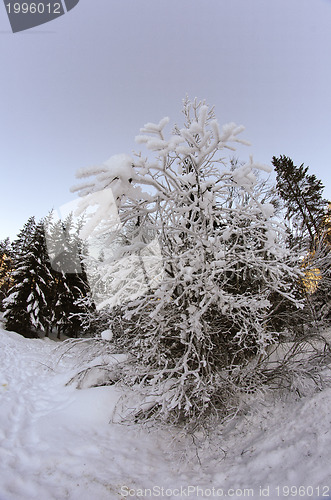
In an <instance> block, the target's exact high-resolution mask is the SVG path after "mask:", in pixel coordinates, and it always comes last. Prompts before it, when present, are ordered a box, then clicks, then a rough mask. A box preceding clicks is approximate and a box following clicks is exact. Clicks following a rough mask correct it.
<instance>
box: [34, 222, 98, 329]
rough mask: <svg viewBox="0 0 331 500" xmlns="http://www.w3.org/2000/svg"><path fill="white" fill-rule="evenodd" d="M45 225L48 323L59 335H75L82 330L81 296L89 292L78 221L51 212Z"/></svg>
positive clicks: (82, 297) (83, 296)
mask: <svg viewBox="0 0 331 500" xmlns="http://www.w3.org/2000/svg"><path fill="white" fill-rule="evenodd" d="M44 227H45V230H46V235H47V250H48V254H49V256H50V259H51V266H52V275H53V281H52V287H51V289H50V293H49V301H50V311H51V325H52V328H55V329H56V330H57V333H58V338H60V336H61V333H64V334H66V335H67V336H69V337H75V336H77V335H78V334H79V332H80V331H81V322H80V319H79V318H80V317H79V314H80V313H81V312H82V311H83V309H82V307H83V306H82V300H83V299H84V298H85V297H86V296H87V295H88V292H89V285H88V281H87V276H86V272H85V269H84V265H83V254H84V245H83V242H82V240H81V239H80V237H79V231H80V221H78V222H75V221H74V218H73V214H69V215H68V217H67V218H66V219H65V220H63V221H62V220H54V218H53V217H52V216H51V217H49V219H48V221H47V224H44ZM84 310H85V309H84Z"/></svg>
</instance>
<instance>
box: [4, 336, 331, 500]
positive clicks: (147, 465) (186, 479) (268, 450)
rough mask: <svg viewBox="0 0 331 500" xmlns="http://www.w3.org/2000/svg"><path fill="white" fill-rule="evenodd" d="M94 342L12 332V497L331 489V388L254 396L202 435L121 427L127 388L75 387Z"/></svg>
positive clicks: (303, 493) (8, 419) (7, 409)
mask: <svg viewBox="0 0 331 500" xmlns="http://www.w3.org/2000/svg"><path fill="white" fill-rule="evenodd" d="M59 346H60V347H59ZM86 348H87V347H86V343H85V344H84V343H82V344H80V345H78V346H77V347H76V348H74V349H70V346H69V345H67V346H66V344H61V345H60V344H59V343H55V342H53V341H51V340H49V339H44V340H42V339H26V338H24V337H22V336H20V335H17V334H15V333H12V332H7V331H4V330H0V464H1V467H0V500H32V499H38V500H39V499H40V500H41V499H42V500H64V499H69V500H92V499H96V500H116V499H118V500H120V499H124V498H133V499H138V498H167V499H178V498H190V499H203V498H221V497H222V496H224V497H225V496H227V497H231V498H243V497H251V498H263V497H267V498H271V499H276V498H285V497H289V498H294V497H295V498H318V497H321V498H327V497H328V496H329V495H331V489H330V488H331V472H330V471H331V388H329V387H325V389H323V390H322V391H320V392H315V393H313V394H311V395H310V396H309V397H308V396H307V397H303V398H299V397H298V396H297V395H296V394H294V393H293V394H291V395H287V396H285V395H284V396H280V395H278V396H277V397H276V396H274V395H270V396H269V397H268V398H265V397H264V399H263V400H261V398H259V397H258V396H254V397H253V396H251V401H250V404H251V410H250V411H249V412H247V414H245V415H242V416H238V417H237V418H235V419H233V420H231V421H229V422H228V423H227V424H226V425H223V426H219V428H218V429H215V431H214V434H213V436H210V438H209V439H208V440H207V439H206V437H205V436H204V435H203V433H201V434H197V435H196V436H195V438H194V443H193V439H192V437H186V438H185V437H184V436H183V435H181V433H180V432H179V431H176V430H171V429H165V428H164V427H163V428H162V429H142V428H141V427H140V426H132V425H131V426H127V425H121V424H119V423H112V422H111V420H112V414H113V410H114V408H115V405H116V403H117V402H118V400H119V398H120V397H121V392H120V391H119V389H118V388H116V387H115V386H107V387H94V388H89V389H82V390H77V389H76V388H75V387H74V386H73V385H69V386H66V385H65V384H66V382H68V381H69V380H70V378H71V377H72V376H73V375H74V374H75V373H76V372H77V371H78V361H77V352H79V350H81V352H82V353H83V351H84V352H86ZM115 362H116V359H115ZM109 422H111V423H109Z"/></svg>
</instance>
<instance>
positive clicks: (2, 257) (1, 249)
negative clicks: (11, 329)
mask: <svg viewBox="0 0 331 500" xmlns="http://www.w3.org/2000/svg"><path fill="white" fill-rule="evenodd" d="M12 265H13V251H12V246H11V243H10V240H9V238H6V239H5V240H2V241H0V311H3V300H4V299H5V298H6V297H7V295H8V290H9V289H10V286H11V273H12Z"/></svg>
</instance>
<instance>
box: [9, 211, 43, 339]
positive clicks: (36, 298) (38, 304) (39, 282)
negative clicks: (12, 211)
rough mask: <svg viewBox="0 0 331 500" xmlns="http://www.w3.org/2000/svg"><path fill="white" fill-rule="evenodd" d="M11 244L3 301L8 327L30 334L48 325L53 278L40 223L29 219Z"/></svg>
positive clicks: (41, 223)
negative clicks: (10, 271)
mask: <svg viewBox="0 0 331 500" xmlns="http://www.w3.org/2000/svg"><path fill="white" fill-rule="evenodd" d="M13 247H14V248H15V249H16V251H17V253H16V255H15V259H14V266H15V270H14V272H13V274H12V280H13V285H12V287H11V289H10V291H9V295H8V298H7V299H6V300H5V306H6V310H5V314H4V317H5V321H6V328H7V329H8V330H14V331H16V332H18V333H21V334H31V333H32V332H36V331H37V330H41V331H44V332H46V333H47V332H48V331H49V328H50V314H49V302H48V300H49V290H50V287H51V283H52V280H53V277H52V273H51V267H50V262H49V258H48V254H47V247H46V240H45V234H44V226H43V222H42V221H41V222H39V223H38V224H36V223H35V221H34V219H29V221H28V222H27V224H26V225H25V226H24V228H23V230H22V231H21V232H20V234H19V236H18V238H17V240H16V241H15V242H14V245H13Z"/></svg>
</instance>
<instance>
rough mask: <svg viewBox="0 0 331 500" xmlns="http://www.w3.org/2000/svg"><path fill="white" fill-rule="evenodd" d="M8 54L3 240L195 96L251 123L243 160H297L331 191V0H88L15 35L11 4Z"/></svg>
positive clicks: (2, 44) (1, 13)
mask: <svg viewBox="0 0 331 500" xmlns="http://www.w3.org/2000/svg"><path fill="white" fill-rule="evenodd" d="M0 62H1V78H0V89H1V108H0V110H1V113H0V123H1V125H0V127H1V130H0V132H1V135H0V137H1V139H0V141H1V148H0V155H1V156H0V158H1V161H0V165H1V190H0V213H1V224H0V239H2V238H4V237H6V236H7V235H9V236H11V238H13V237H14V236H15V234H16V233H17V231H18V230H19V229H20V228H21V227H22V226H23V224H24V223H25V222H26V220H27V218H28V217H29V216H31V215H35V216H36V217H37V218H40V217H42V216H44V215H46V214H47V212H48V211H49V210H50V209H52V208H56V209H57V208H59V207H60V206H61V205H63V204H65V203H67V202H69V201H70V200H73V199H74V195H73V194H71V193H70V187H71V186H72V185H73V184H75V183H76V180H75V172H76V171H77V170H78V169H79V168H81V167H85V166H89V165H95V164H100V163H102V162H103V161H104V160H106V159H108V158H109V157H110V156H111V155H113V154H116V153H129V154H130V153H131V152H132V150H139V146H138V145H136V144H135V143H134V137H135V136H136V135H137V134H138V133H139V129H140V128H141V127H142V126H143V125H144V124H145V123H146V122H150V121H155V122H158V121H159V120H160V119H161V118H163V117H164V116H169V117H170V119H171V123H174V122H177V123H180V120H181V116H180V110H181V105H182V100H183V98H184V97H185V95H186V94H188V95H189V97H191V98H194V97H198V98H201V99H206V101H207V103H209V104H212V105H215V111H216V116H217V118H218V120H219V122H220V124H223V123H226V122H229V121H235V122H236V123H238V124H243V125H245V127H246V131H245V132H244V134H243V135H242V137H243V138H245V139H247V140H249V141H250V142H251V143H252V147H250V148H245V149H241V150H240V153H239V154H238V155H239V156H240V159H242V160H246V159H247V158H248V157H249V155H250V154H253V155H254V158H255V159H256V160H257V161H259V162H263V163H270V162H271V158H272V156H273V155H276V156H277V155H280V154H285V155H287V156H290V157H291V158H292V159H293V161H294V162H295V163H296V164H301V163H305V164H306V165H309V166H310V172H311V173H315V174H316V176H317V177H318V178H320V179H321V180H322V182H323V183H324V185H325V186H326V189H325V191H324V194H325V196H326V197H327V198H330V199H331V183H330V180H329V179H330V173H329V172H330V165H331V141H330V132H331V126H330V125H331V98H330V92H331V0H97V1H96V0H80V2H79V3H78V5H77V6H76V7H75V8H74V9H73V10H71V11H70V12H69V13H67V14H66V15H64V16H62V17H60V18H58V19H57V20H55V21H52V22H50V23H48V24H45V25H42V26H40V27H38V28H34V29H31V30H28V31H25V32H21V33H16V34H12V33H11V31H10V25H9V21H8V19H7V17H6V11H5V7H4V6H3V5H0Z"/></svg>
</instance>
